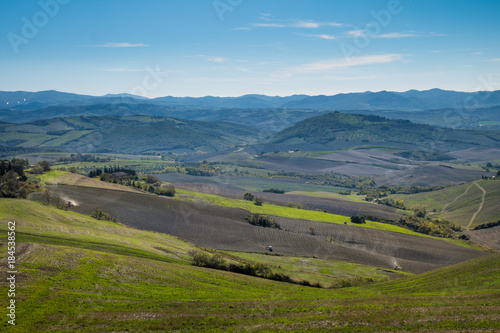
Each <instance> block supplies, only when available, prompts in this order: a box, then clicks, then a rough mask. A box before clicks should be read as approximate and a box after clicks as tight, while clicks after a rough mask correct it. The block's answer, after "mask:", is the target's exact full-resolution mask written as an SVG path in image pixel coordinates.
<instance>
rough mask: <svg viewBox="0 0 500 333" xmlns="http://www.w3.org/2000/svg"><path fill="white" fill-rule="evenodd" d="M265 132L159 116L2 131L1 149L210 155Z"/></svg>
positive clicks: (61, 121)
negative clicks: (20, 148)
mask: <svg viewBox="0 0 500 333" xmlns="http://www.w3.org/2000/svg"><path fill="white" fill-rule="evenodd" d="M259 135H262V132H261V130H259V129H257V128H253V127H244V126H241V125H235V124H230V123H223V122H200V121H192V120H180V119H175V118H165V117H159V116H130V117H119V116H101V117H97V116H93V117H83V116H80V117H70V118H54V119H49V120H38V121H35V122H31V123H25V124H10V125H5V126H2V127H0V140H1V142H0V144H1V145H3V146H10V147H23V148H29V147H39V148H51V149H56V150H61V151H68V152H119V153H120V152H121V153H151V152H156V151H163V152H166V151H175V152H181V153H183V152H187V153H194V152H196V151H198V150H201V151H205V152H210V151H218V150H223V149H227V148H230V147H233V146H235V145H241V144H247V143H252V142H255V140H256V139H257V138H258V137H259Z"/></svg>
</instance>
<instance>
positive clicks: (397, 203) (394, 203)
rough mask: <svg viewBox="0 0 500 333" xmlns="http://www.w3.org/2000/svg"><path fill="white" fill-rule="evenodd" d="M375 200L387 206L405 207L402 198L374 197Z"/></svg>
mask: <svg viewBox="0 0 500 333" xmlns="http://www.w3.org/2000/svg"><path fill="white" fill-rule="evenodd" d="M375 201H376V203H378V204H379V205H386V206H389V207H394V208H399V209H406V206H405V202H404V201H403V200H397V199H396V200H395V199H392V198H382V199H376V200H375Z"/></svg>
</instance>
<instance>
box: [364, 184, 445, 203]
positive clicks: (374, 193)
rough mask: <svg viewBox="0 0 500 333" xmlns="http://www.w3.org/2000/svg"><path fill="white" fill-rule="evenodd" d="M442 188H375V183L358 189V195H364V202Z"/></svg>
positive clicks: (389, 186) (385, 186)
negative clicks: (390, 195) (392, 195)
mask: <svg viewBox="0 0 500 333" xmlns="http://www.w3.org/2000/svg"><path fill="white" fill-rule="evenodd" d="M442 188H444V187H443V186H425V187H424V186H410V187H402V186H396V185H384V186H380V187H375V182H373V183H369V184H367V185H364V186H362V187H360V188H359V192H358V195H366V198H365V200H366V201H373V200H375V199H380V198H385V197H387V196H388V195H389V194H415V193H421V192H431V191H437V190H440V189H442Z"/></svg>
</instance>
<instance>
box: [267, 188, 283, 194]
mask: <svg viewBox="0 0 500 333" xmlns="http://www.w3.org/2000/svg"><path fill="white" fill-rule="evenodd" d="M262 192H268V193H278V194H283V193H285V190H280V189H277V188H268V189H266V190H264V191H262Z"/></svg>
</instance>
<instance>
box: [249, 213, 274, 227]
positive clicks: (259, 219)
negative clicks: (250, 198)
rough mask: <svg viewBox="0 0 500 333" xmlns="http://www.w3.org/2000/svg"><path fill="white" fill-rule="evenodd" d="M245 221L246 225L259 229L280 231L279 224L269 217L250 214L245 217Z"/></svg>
mask: <svg viewBox="0 0 500 333" xmlns="http://www.w3.org/2000/svg"><path fill="white" fill-rule="evenodd" d="M246 220H247V222H248V223H250V224H252V225H256V226H259V227H264V228H273V229H281V226H280V224H279V223H278V222H276V221H275V220H274V219H273V218H272V217H269V216H264V215H259V214H251V215H249V216H247V217H246Z"/></svg>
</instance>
